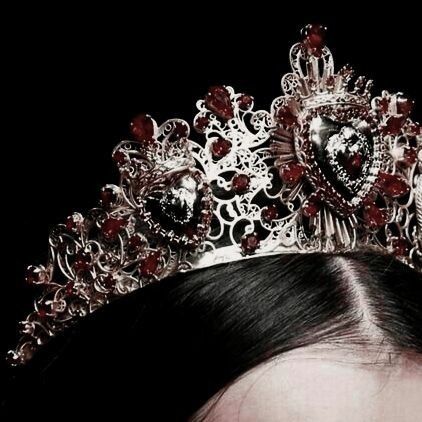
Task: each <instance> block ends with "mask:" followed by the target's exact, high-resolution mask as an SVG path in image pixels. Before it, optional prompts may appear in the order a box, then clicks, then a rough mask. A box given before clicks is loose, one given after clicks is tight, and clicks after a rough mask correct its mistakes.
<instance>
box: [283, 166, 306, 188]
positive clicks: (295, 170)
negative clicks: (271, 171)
mask: <svg viewBox="0 0 422 422" xmlns="http://www.w3.org/2000/svg"><path fill="white" fill-rule="evenodd" d="M279 174H280V178H281V180H282V181H283V182H284V183H286V184H288V185H292V184H296V183H298V182H299V181H300V180H301V179H302V177H303V176H304V174H305V166H303V165H302V164H299V163H294V162H291V163H286V164H284V165H283V166H282V167H280V171H279Z"/></svg>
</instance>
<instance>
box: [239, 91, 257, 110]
mask: <svg viewBox="0 0 422 422" xmlns="http://www.w3.org/2000/svg"><path fill="white" fill-rule="evenodd" d="M252 103H253V97H251V96H250V95H247V94H243V95H241V96H240V97H239V99H238V100H237V104H238V105H239V108H240V109H241V110H248V109H249V108H251V106H252Z"/></svg>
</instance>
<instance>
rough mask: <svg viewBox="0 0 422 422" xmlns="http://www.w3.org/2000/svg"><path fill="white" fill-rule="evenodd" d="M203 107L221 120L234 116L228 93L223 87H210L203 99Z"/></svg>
mask: <svg viewBox="0 0 422 422" xmlns="http://www.w3.org/2000/svg"><path fill="white" fill-rule="evenodd" d="M205 105H206V106H207V108H208V109H209V110H211V111H213V112H214V113H215V114H216V115H217V116H219V117H221V118H222V119H225V120H228V119H231V118H233V116H234V113H233V104H232V102H231V99H230V93H229V91H228V90H227V88H226V87H224V86H213V87H211V88H210V89H209V91H208V94H207V95H206V97H205Z"/></svg>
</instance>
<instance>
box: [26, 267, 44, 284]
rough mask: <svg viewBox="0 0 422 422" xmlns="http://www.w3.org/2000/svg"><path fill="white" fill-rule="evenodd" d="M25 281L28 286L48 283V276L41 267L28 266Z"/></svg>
mask: <svg viewBox="0 0 422 422" xmlns="http://www.w3.org/2000/svg"><path fill="white" fill-rule="evenodd" d="M25 281H26V282H27V283H28V284H40V283H45V282H47V281H48V274H47V272H46V271H45V269H44V268H42V267H37V266H36V265H30V266H29V267H28V268H27V269H26V272H25Z"/></svg>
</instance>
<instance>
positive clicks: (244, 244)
mask: <svg viewBox="0 0 422 422" xmlns="http://www.w3.org/2000/svg"><path fill="white" fill-rule="evenodd" d="M259 246H260V240H259V237H258V235H257V234H256V233H249V234H245V235H244V236H242V238H241V239H240V247H241V248H242V252H243V253H244V254H245V255H252V254H253V253H255V251H256V250H257V249H258V248H259Z"/></svg>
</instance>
